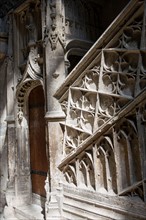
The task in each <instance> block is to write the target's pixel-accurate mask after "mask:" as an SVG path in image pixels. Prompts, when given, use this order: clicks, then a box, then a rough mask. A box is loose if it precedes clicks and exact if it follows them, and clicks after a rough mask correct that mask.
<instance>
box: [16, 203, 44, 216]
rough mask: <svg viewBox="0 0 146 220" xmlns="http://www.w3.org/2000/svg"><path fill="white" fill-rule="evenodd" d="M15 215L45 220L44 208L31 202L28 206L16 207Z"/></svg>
mask: <svg viewBox="0 0 146 220" xmlns="http://www.w3.org/2000/svg"><path fill="white" fill-rule="evenodd" d="M14 209H15V215H16V217H17V218H18V219H22V220H44V216H43V214H42V212H43V210H42V208H41V207H40V206H38V205H35V204H31V205H27V206H21V207H17V208H14Z"/></svg>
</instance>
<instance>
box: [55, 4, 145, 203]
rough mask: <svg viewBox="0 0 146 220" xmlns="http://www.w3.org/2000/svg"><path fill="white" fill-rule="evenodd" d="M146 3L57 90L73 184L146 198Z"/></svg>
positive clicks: (127, 14)
mask: <svg viewBox="0 0 146 220" xmlns="http://www.w3.org/2000/svg"><path fill="white" fill-rule="evenodd" d="M145 4H146V2H145V1H132V2H131V3H129V5H128V6H127V7H126V8H125V9H124V10H123V12H122V13H121V14H120V15H119V16H118V17H117V19H116V20H115V21H114V22H113V23H112V24H111V26H110V27H109V28H108V29H107V30H106V31H105V32H104V33H103V35H102V36H101V37H100V38H99V40H98V41H97V42H96V43H95V44H94V45H93V47H92V48H91V49H90V50H89V52H88V53H87V54H86V55H85V56H84V58H83V59H82V60H81V61H80V62H79V64H78V65H77V66H76V67H75V68H74V69H73V70H72V72H71V73H70V75H69V76H68V77H67V78H66V80H65V82H64V83H63V84H62V86H61V87H60V88H59V89H58V90H57V92H56V93H55V97H56V98H58V99H59V101H60V104H61V106H62V109H63V111H64V112H65V114H66V120H65V123H62V124H61V126H62V128H63V132H64V141H63V148H64V152H63V160H62V162H61V164H60V165H59V169H60V170H61V171H62V173H63V174H64V177H65V180H66V183H68V185H69V186H73V187H77V188H80V189H81V188H82V189H87V190H89V191H94V192H98V193H101V194H108V195H115V196H116V195H119V196H130V197H132V198H133V197H135V196H136V197H137V198H138V199H139V200H140V201H141V202H142V201H145V202H146V190H145V189H146V175H145V171H144V170H145V169H146V167H145V164H146V163H145V161H146V156H145V153H146V152H145V151H146V150H145V146H146V139H145V138H144V137H145V136H146V124H145V107H146V101H145V100H146V65H145V63H146V46H145V45H146V36H145V33H146V29H145V28H146V26H145V22H146V20H145V18H146V7H145Z"/></svg>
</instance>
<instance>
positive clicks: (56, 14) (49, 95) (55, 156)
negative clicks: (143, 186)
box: [44, 0, 65, 219]
mask: <svg viewBox="0 0 146 220" xmlns="http://www.w3.org/2000/svg"><path fill="white" fill-rule="evenodd" d="M46 17H47V19H46V29H45V34H46V35H44V41H45V42H44V43H45V62H44V65H45V67H44V79H45V92H46V116H45V118H46V123H47V134H48V145H47V147H48V152H49V162H50V170H49V173H50V176H49V184H50V185H49V187H47V186H46V188H47V189H49V193H48V194H49V198H48V200H49V201H47V207H46V218H47V219H53V218H55V219H60V216H61V213H60V209H61V208H60V207H59V206H60V205H59V204H60V199H59V197H60V196H58V195H57V194H58V193H57V189H58V187H59V182H60V180H61V173H60V171H59V170H58V168H57V167H58V165H59V163H60V161H61V156H62V138H63V136H62V130H61V126H60V124H59V123H60V121H62V120H64V113H63V112H62V110H61V107H60V104H59V103H58V101H57V100H56V99H55V98H54V97H53V95H54V93H55V91H56V90H57V88H58V87H59V86H60V85H61V83H62V82H63V80H64V79H65V65H64V23H63V5H62V1H61V0H54V1H49V0H48V1H47V10H46ZM46 183H47V182H46Z"/></svg>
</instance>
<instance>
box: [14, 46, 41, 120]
mask: <svg viewBox="0 0 146 220" xmlns="http://www.w3.org/2000/svg"><path fill="white" fill-rule="evenodd" d="M38 85H42V86H43V77H42V71H41V67H40V65H39V56H38V52H37V47H36V46H35V45H32V46H31V47H30V52H29V55H28V60H27V64H26V67H25V71H24V73H23V75H22V79H21V81H20V82H19V84H18V85H17V91H16V97H17V102H18V120H19V122H21V121H22V119H23V114H24V107H25V103H26V99H27V97H28V95H29V93H30V91H31V90H32V89H33V88H35V87H36V86H38Z"/></svg>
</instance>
